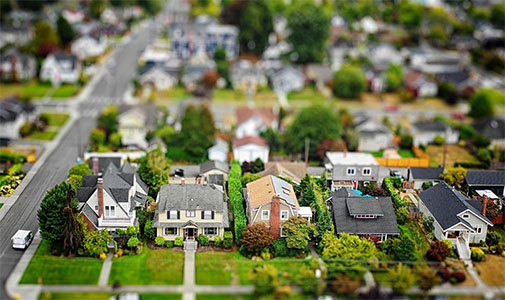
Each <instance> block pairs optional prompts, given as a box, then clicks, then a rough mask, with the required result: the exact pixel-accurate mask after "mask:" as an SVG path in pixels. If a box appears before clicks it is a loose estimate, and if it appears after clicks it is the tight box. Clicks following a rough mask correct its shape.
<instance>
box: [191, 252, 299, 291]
mask: <svg viewBox="0 0 505 300" xmlns="http://www.w3.org/2000/svg"><path fill="white" fill-rule="evenodd" d="M195 259H196V262H195V268H196V284H201V285H230V284H234V285H238V284H242V285H248V284H250V283H249V281H248V280H247V274H248V273H249V271H250V270H251V269H253V268H254V267H256V266H259V265H261V264H265V263H266V264H271V265H273V266H275V267H276V268H277V269H278V270H279V271H280V272H281V273H282V272H287V273H289V274H290V275H291V276H296V274H297V272H298V271H299V270H300V269H301V268H302V267H303V266H307V265H308V261H307V260H305V259H295V258H274V259H272V260H270V261H266V262H256V261H252V260H250V259H248V258H245V257H243V256H242V255H240V253H238V252H213V251H209V252H199V253H196V256H195ZM288 262H289V263H288ZM216 274H219V276H216Z"/></svg>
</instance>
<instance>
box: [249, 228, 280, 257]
mask: <svg viewBox="0 0 505 300" xmlns="http://www.w3.org/2000/svg"><path fill="white" fill-rule="evenodd" d="M272 242H273V237H272V234H271V233H270V230H269V229H268V228H267V227H266V226H265V225H263V224H254V225H248V226H247V227H246V229H244V231H242V240H241V243H242V244H243V245H244V246H245V248H246V250H247V251H248V252H249V253H250V254H253V255H258V254H260V253H261V251H263V249H265V248H268V247H270V246H271V245H272Z"/></svg>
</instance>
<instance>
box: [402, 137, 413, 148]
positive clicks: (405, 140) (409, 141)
mask: <svg viewBox="0 0 505 300" xmlns="http://www.w3.org/2000/svg"><path fill="white" fill-rule="evenodd" d="M413 144H414V138H413V137H412V136H411V135H410V134H406V133H405V134H402V135H401V136H400V148H402V149H410V148H412V145H413Z"/></svg>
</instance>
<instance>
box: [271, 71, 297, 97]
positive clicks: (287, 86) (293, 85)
mask: <svg viewBox="0 0 505 300" xmlns="http://www.w3.org/2000/svg"><path fill="white" fill-rule="evenodd" d="M270 81H271V83H272V88H273V90H274V91H275V92H280V93H285V94H287V93H289V92H294V91H301V90H302V89H303V87H304V85H305V76H304V75H303V73H302V72H301V71H300V70H298V69H296V68H294V67H292V66H284V67H282V68H281V69H280V70H278V71H277V72H275V73H273V74H272V75H271V77H270Z"/></svg>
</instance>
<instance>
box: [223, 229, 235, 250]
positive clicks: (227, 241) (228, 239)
mask: <svg viewBox="0 0 505 300" xmlns="http://www.w3.org/2000/svg"><path fill="white" fill-rule="evenodd" d="M231 246H233V233H232V232H231V231H225V232H224V238H223V247H225V248H226V249H228V248H231Z"/></svg>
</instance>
